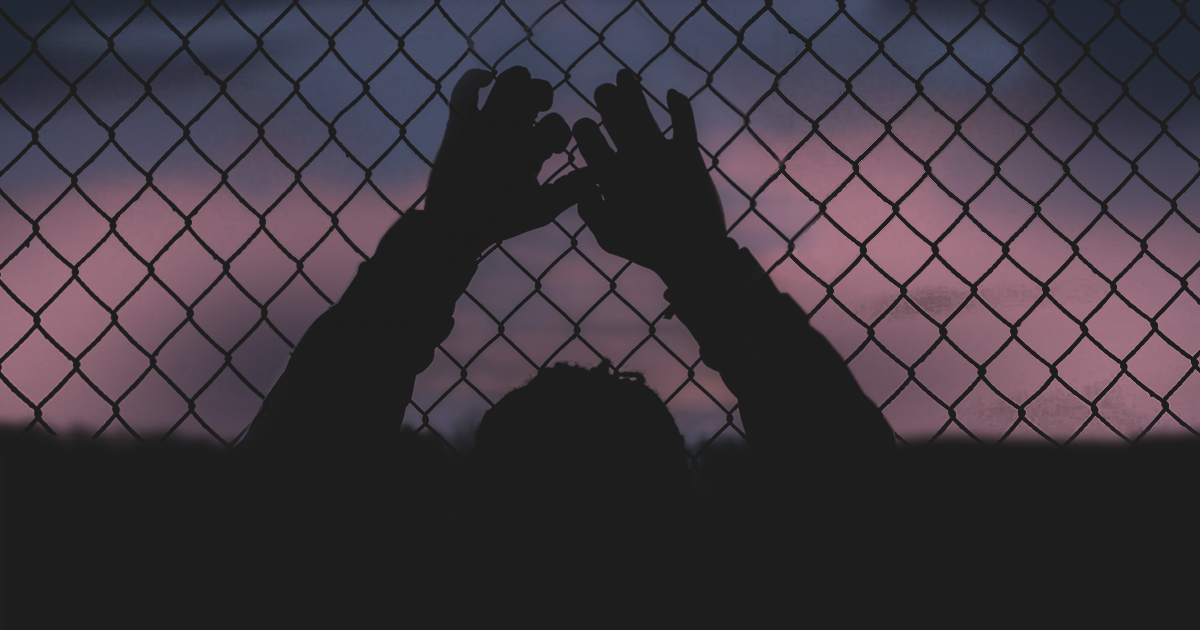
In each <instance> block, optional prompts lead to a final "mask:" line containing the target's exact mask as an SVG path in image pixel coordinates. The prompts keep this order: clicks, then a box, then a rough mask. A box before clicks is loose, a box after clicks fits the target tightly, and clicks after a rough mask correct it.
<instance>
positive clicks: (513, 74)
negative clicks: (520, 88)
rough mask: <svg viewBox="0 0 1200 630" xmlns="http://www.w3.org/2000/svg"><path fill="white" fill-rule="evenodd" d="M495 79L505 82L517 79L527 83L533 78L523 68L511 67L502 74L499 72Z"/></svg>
mask: <svg viewBox="0 0 1200 630" xmlns="http://www.w3.org/2000/svg"><path fill="white" fill-rule="evenodd" d="M497 78H499V79H505V80H512V79H519V80H522V81H528V80H530V79H532V78H533V75H531V74H529V69H528V68H526V67H525V66H512V67H511V68H508V69H507V70H505V71H504V72H501V73H500V76H499V77H497Z"/></svg>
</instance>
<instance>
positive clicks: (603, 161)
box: [574, 118, 615, 175]
mask: <svg viewBox="0 0 1200 630" xmlns="http://www.w3.org/2000/svg"><path fill="white" fill-rule="evenodd" d="M574 134H575V142H576V144H578V145H579V152H580V153H581V154H582V155H583V160H584V161H585V162H587V165H588V166H590V167H592V168H595V169H596V170H598V171H599V172H600V174H602V175H603V174H604V173H605V172H606V171H607V170H608V169H609V168H610V165H611V164H612V162H613V159H614V157H615V154H614V153H613V150H612V147H610V146H608V141H607V140H605V139H604V134H602V133H600V127H599V126H597V125H596V121H594V120H592V119H590V118H580V119H579V120H577V121H575V128H574Z"/></svg>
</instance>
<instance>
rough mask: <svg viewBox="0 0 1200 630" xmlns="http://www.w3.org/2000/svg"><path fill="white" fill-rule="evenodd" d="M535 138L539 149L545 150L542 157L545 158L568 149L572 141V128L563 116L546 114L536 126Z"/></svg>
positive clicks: (534, 130) (534, 129)
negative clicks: (568, 144)
mask: <svg viewBox="0 0 1200 630" xmlns="http://www.w3.org/2000/svg"><path fill="white" fill-rule="evenodd" d="M533 138H534V143H535V144H536V145H537V147H538V149H539V150H540V151H542V152H543V156H544V157H543V158H542V159H543V160H545V159H546V158H548V157H550V156H551V155H552V154H554V153H562V152H563V151H566V150H567V143H569V142H570V141H571V128H570V127H568V126H567V121H565V120H563V117H562V116H559V115H558V114H546V115H545V116H543V117H542V119H541V120H539V121H538V123H537V125H535V126H534V128H533Z"/></svg>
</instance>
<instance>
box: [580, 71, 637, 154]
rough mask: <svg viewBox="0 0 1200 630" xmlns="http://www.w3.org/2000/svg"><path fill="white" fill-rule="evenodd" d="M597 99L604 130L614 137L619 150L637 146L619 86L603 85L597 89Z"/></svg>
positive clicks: (614, 142)
mask: <svg viewBox="0 0 1200 630" xmlns="http://www.w3.org/2000/svg"><path fill="white" fill-rule="evenodd" d="M595 98H596V111H598V112H600V118H601V120H602V121H603V122H604V128H605V129H606V130H607V131H608V135H609V136H612V140H613V144H615V145H617V150H618V151H619V150H621V149H624V148H627V147H630V148H632V147H633V146H634V145H636V144H637V140H636V139H635V138H632V137H631V131H630V127H629V125H628V124H626V121H625V111H624V110H625V106H624V104H623V103H622V102H621V97H620V93H619V92H618V90H617V86H615V85H613V84H611V83H604V84H602V85H601V86H600V87H598V88H596V92H595ZM589 163H590V162H589Z"/></svg>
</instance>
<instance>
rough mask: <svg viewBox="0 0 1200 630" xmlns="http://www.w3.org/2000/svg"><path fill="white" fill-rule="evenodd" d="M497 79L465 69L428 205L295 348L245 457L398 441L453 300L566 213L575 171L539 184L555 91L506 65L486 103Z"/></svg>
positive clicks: (383, 244)
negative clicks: (500, 247) (504, 245)
mask: <svg viewBox="0 0 1200 630" xmlns="http://www.w3.org/2000/svg"><path fill="white" fill-rule="evenodd" d="M491 82H492V75H491V73H488V72H485V71H482V70H468V71H467V72H466V73H464V74H463V77H462V78H461V79H460V80H459V82H458V84H457V85H456V86H455V88H454V92H453V94H452V96H451V99H450V119H449V121H448V123H447V125H446V133H445V136H444V137H443V140H442V145H441V148H440V149H439V151H438V155H437V158H436V160H435V162H434V168H433V172H432V174H431V175H430V178H429V187H428V191H427V197H426V203H425V207H426V209H425V210H424V211H410V212H409V213H407V214H406V215H405V216H404V217H403V218H401V219H400V220H399V221H397V222H396V224H395V225H394V226H393V227H392V228H391V229H390V230H388V232H387V233H386V234H385V235H384V237H383V239H382V240H381V241H380V243H379V247H378V248H377V250H376V252H375V255H374V256H372V257H371V259H370V260H367V261H366V262H364V263H362V264H361V265H359V269H358V273H357V275H356V276H355V278H354V280H353V281H352V282H351V283H350V286H349V287H348V288H347V289H346V292H345V294H344V295H343V296H342V298H341V300H339V301H338V303H337V304H335V305H333V306H332V307H330V308H329V310H327V311H326V312H325V313H324V314H322V315H321V316H320V317H318V318H317V320H316V321H315V322H313V324H312V326H310V327H309V329H308V331H307V332H305V334H304V337H303V338H302V339H301V340H300V343H299V344H297V346H296V349H295V351H294V352H293V353H292V357H291V359H290V360H289V361H288V365H287V368H286V370H285V371H284V373H283V375H282V376H281V377H280V379H279V381H278V382H277V383H276V384H275V386H274V387H273V388H272V389H271V391H270V393H269V394H268V395H267V397H266V399H265V400H264V401H263V405H262V408H261V410H260V411H259V413H258V415H257V416H256V417H255V418H254V421H253V422H252V423H251V424H250V426H249V427H247V429H246V431H244V432H243V434H242V436H240V439H239V441H238V447H239V448H242V449H256V448H272V447H281V448H294V449H301V450H318V451H329V450H333V449H338V448H353V449H361V448H371V447H378V446H384V445H386V444H388V443H389V442H391V441H392V440H394V439H395V438H397V437H398V436H399V434H400V423H401V420H402V419H403V416H404V410H405V408H406V407H407V405H408V402H409V399H410V398H411V396H412V390H413V382H414V380H415V379H416V376H417V374H419V373H420V372H421V371H422V370H424V369H425V368H426V367H427V366H428V365H429V364H430V362H431V361H432V360H433V352H434V349H435V348H436V347H437V345H438V344H440V343H441V342H442V341H444V340H445V339H446V337H447V336H448V335H449V334H450V330H451V328H452V327H453V325H454V319H453V312H454V305H455V303H456V302H457V301H458V299H459V298H460V297H461V296H462V294H463V292H464V291H465V290H466V288H467V285H468V284H469V283H470V281H471V277H472V276H473V275H474V273H475V269H476V264H477V261H478V258H479V256H480V254H481V253H482V252H483V251H484V250H485V249H487V248H488V247H489V246H491V245H492V244H494V243H497V242H499V241H501V240H503V239H505V238H511V237H513V236H516V235H519V234H522V233H524V232H527V231H529V230H532V229H534V228H537V227H541V226H544V225H547V224H549V223H550V222H551V221H552V220H553V219H554V218H555V217H556V216H557V215H558V214H559V213H560V212H562V211H563V210H565V209H566V208H568V207H570V206H571V205H574V203H575V201H576V199H577V197H578V191H580V190H581V189H582V188H581V183H582V178H583V177H584V175H583V174H572V175H569V176H565V177H562V178H559V179H558V180H557V181H555V182H554V183H551V184H546V185H539V184H538V173H539V171H540V170H541V167H542V164H543V162H544V161H545V160H546V159H547V158H549V157H550V155H551V154H553V153H560V152H562V151H563V150H564V149H565V147H566V144H567V142H568V140H569V139H570V129H569V128H568V127H567V124H566V122H564V121H563V119H562V118H561V117H560V116H558V115H557V114H549V115H547V116H544V117H543V118H542V119H541V120H540V121H536V119H537V115H538V112H542V111H546V110H548V109H549V108H550V106H551V104H552V102H553V91H552V88H551V86H550V84H549V83H547V82H545V81H541V80H535V79H532V78H531V77H530V76H529V72H528V71H527V70H526V69H525V68H522V67H519V66H518V67H513V68H510V69H509V70H507V71H505V72H504V73H502V74H501V75H500V76H499V77H498V78H497V80H496V85H495V86H494V87H493V88H492V91H491V94H489V96H488V99H487V102H486V104H485V105H484V106H483V108H482V109H480V108H478V106H477V104H478V99H479V91H480V90H481V89H482V88H484V87H485V86H487V85H488V84H490V83H491Z"/></svg>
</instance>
